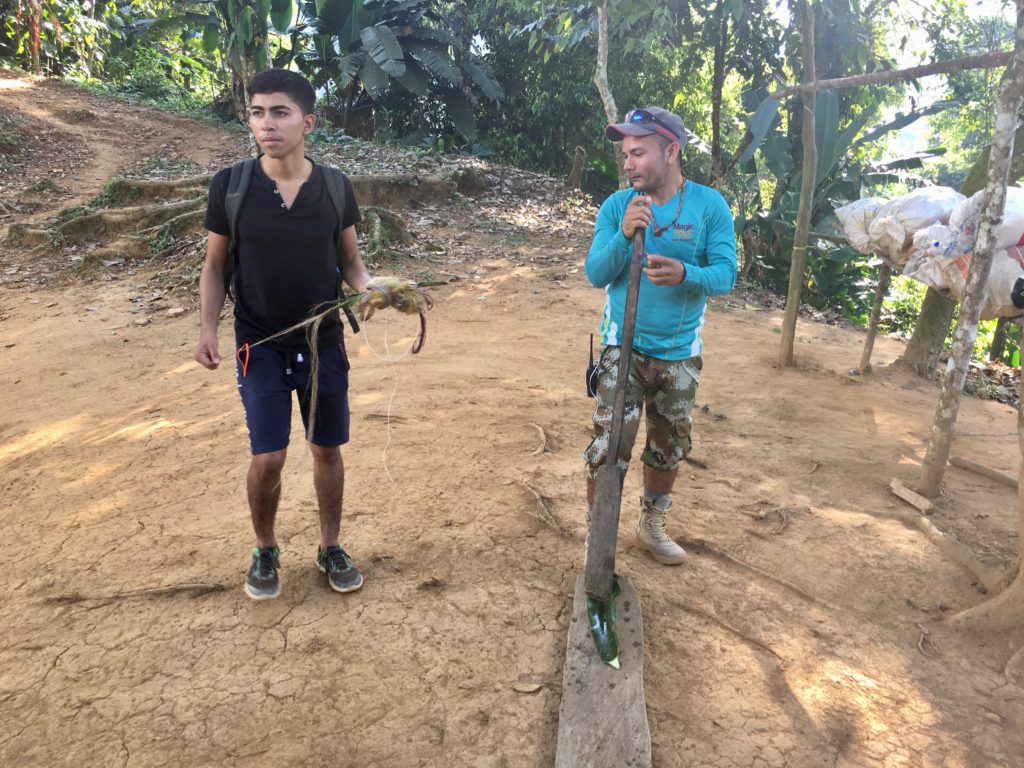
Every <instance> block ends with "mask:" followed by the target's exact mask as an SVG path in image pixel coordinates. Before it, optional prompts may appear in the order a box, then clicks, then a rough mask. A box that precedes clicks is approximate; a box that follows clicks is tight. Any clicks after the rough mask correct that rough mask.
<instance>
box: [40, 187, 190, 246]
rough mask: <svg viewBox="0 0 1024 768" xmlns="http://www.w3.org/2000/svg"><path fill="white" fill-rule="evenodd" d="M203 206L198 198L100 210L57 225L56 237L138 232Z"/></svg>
mask: <svg viewBox="0 0 1024 768" xmlns="http://www.w3.org/2000/svg"><path fill="white" fill-rule="evenodd" d="M205 206H206V198H204V197H197V198H192V199H190V200H180V201H176V202H173V203H153V204H150V205H139V206H132V207H130V208H114V209H103V210H100V211H96V212H95V213H89V214H86V215H85V216H80V217H78V218H77V219H72V220H71V221H67V222H65V223H63V224H61V225H59V226H58V227H57V233H58V234H60V235H62V236H63V237H65V238H73V237H78V236H81V235H84V234H86V233H89V232H91V231H96V230H100V231H103V230H113V231H123V230H125V229H131V228H135V229H141V228H143V227H146V226H149V225H152V224H156V223H157V222H164V221H167V220H169V219H172V218H174V217H175V216H177V215H179V214H181V213H186V212H189V211H199V210H202V209H203V208H205Z"/></svg>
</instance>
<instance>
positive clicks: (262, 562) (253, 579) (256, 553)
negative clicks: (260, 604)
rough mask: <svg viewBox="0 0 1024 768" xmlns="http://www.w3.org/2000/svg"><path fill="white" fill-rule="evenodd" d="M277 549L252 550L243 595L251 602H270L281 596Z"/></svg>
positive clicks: (278, 552) (256, 548)
mask: <svg viewBox="0 0 1024 768" xmlns="http://www.w3.org/2000/svg"><path fill="white" fill-rule="evenodd" d="M279 556H280V550H279V549H278V548H277V547H264V548H263V549H260V548H259V547H253V548H252V565H251V566H249V574H248V575H247V576H246V577H245V594H247V595H248V596H249V597H251V598H252V599H253V600H270V599H272V598H275V597H277V596H278V595H280V594H281V579H280V578H279V577H278V575H277V566H278V557H279Z"/></svg>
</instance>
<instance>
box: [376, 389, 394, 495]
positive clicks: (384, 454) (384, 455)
mask: <svg viewBox="0 0 1024 768" xmlns="http://www.w3.org/2000/svg"><path fill="white" fill-rule="evenodd" d="M397 391H398V382H397V381H396V382H395V386H394V388H393V389H392V390H391V397H390V398H389V399H388V419H387V435H388V441H387V442H386V443H385V444H384V450H383V451H382V452H381V454H380V460H381V462H382V463H383V464H384V473H385V474H386V475H387V476H388V480H390V481H391V485H394V484H395V478H393V477H392V476H391V471H390V470H389V469H388V447H389V446H390V445H391V403H392V401H394V399H395V392H397Z"/></svg>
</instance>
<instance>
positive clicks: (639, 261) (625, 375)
mask: <svg viewBox="0 0 1024 768" xmlns="http://www.w3.org/2000/svg"><path fill="white" fill-rule="evenodd" d="M643 261H644V232H643V230H642V229H641V230H637V232H636V234H635V235H634V236H633V258H632V260H631V261H630V263H629V283H628V285H627V287H626V307H625V310H624V312H623V317H622V340H621V343H620V346H619V378H618V382H617V386H616V388H615V403H614V405H613V406H612V423H611V425H610V426H609V429H608V453H607V455H606V456H605V458H604V463H603V464H601V466H600V467H599V468H598V470H597V482H596V484H595V488H594V508H593V509H592V510H591V512H590V533H589V535H588V536H587V554H586V560H585V561H584V563H583V579H584V584H585V586H586V590H587V594H588V595H590V596H591V597H596V598H598V599H599V600H604V601H605V602H607V601H608V600H610V599H611V594H612V580H613V579H614V578H615V543H616V537H617V536H618V533H619V506H620V504H621V503H622V472H620V471H619V466H618V464H619V441H620V439H621V436H622V422H623V418H624V416H625V413H626V388H627V386H628V385H629V361H630V358H631V357H632V356H633V332H634V331H635V330H636V307H637V301H638V299H639V297H640V270H641V267H642V266H643Z"/></svg>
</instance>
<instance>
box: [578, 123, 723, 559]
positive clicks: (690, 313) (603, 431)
mask: <svg viewBox="0 0 1024 768" xmlns="http://www.w3.org/2000/svg"><path fill="white" fill-rule="evenodd" d="M605 136H606V137H607V138H609V139H611V140H613V141H622V153H623V158H624V167H625V172H626V175H627V176H628V177H629V180H630V184H631V186H630V188H628V189H624V190H620V191H619V192H616V193H615V194H613V195H612V196H611V197H609V198H608V199H607V200H606V201H605V202H604V204H603V205H602V206H601V209H600V211H598V214H597V224H596V227H595V233H594V242H593V244H592V245H591V247H590V253H589V254H588V255H587V260H586V264H585V268H586V272H587V278H588V279H589V280H590V282H591V283H592V284H593V285H594V286H596V287H598V288H604V289H605V303H604V320H603V322H602V323H601V340H602V343H603V345H604V347H603V349H602V351H601V361H600V364H599V365H598V373H597V376H598V380H597V406H596V408H595V410H594V438H593V440H591V442H590V445H589V446H588V447H587V450H586V452H585V454H584V457H585V459H586V462H587V506H588V513H589V511H590V510H591V509H592V508H593V504H594V487H595V478H596V477H597V468H598V467H599V466H600V465H601V463H602V462H603V461H604V459H605V456H606V455H607V453H608V432H609V425H610V423H611V412H612V402H613V401H614V398H615V389H616V385H617V383H618V368H619V345H620V344H621V342H622V339H621V328H622V319H623V313H624V311H625V306H626V285H627V282H628V271H629V270H628V265H629V259H630V256H631V255H632V239H633V234H634V233H635V232H637V231H643V232H644V256H645V265H644V270H643V273H642V275H641V278H640V298H639V305H638V308H637V317H636V332H635V334H634V336H633V356H632V362H631V365H630V372H629V382H628V385H627V389H626V414H625V422H624V424H623V428H622V439H621V441H620V444H619V447H618V453H617V456H616V459H617V466H618V467H619V469H620V471H622V472H623V473H625V472H626V470H627V468H628V467H629V458H630V454H631V453H632V449H633V443H634V441H635V440H636V435H637V431H638V430H639V427H640V413H641V410H643V411H645V413H646V425H647V441H646V445H645V446H644V452H643V455H642V456H641V461H642V462H643V483H644V493H643V496H642V497H641V499H640V517H639V519H638V521H637V528H636V536H637V543H638V544H639V545H640V546H641V547H642V548H643V549H645V550H647V551H648V552H649V553H650V554H651V556H652V557H654V559H655V560H657V561H659V562H662V563H666V564H669V565H677V564H679V563H681V562H682V561H683V559H684V558H685V557H686V553H685V552H684V551H683V548H682V547H680V546H679V545H678V544H676V543H675V542H674V541H673V540H672V539H671V538H670V537H669V536H668V534H667V533H666V530H665V517H666V513H667V512H668V509H669V507H670V506H671V505H672V498H671V496H670V494H671V492H672V486H673V484H674V482H675V479H676V474H677V472H678V468H679V462H680V460H681V459H682V458H683V456H685V455H686V453H687V452H688V451H689V449H690V445H691V442H690V428H691V420H690V412H691V411H692V409H693V401H694V397H695V396H696V392H697V384H698V383H699V381H700V370H701V366H702V362H701V350H702V342H701V336H700V332H701V329H702V328H703V327H704V315H705V311H706V309H707V297H708V296H714V295H717V294H722V293H728V292H729V291H730V290H732V287H733V284H734V283H735V282H736V238H735V234H734V228H733V220H732V213H731V212H730V211H729V206H728V204H727V203H726V202H725V199H724V198H723V197H722V196H721V195H720V194H719V193H718V192H717V191H715V190H713V189H711V188H710V187H705V186H703V185H701V184H697V183H695V182H693V181H689V180H687V179H686V178H685V177H684V176H683V173H682V168H681V166H680V155H681V147H682V146H683V145H685V143H686V129H685V127H684V126H683V121H682V119H681V118H680V117H679V116H678V115H675V114H673V113H671V112H669V111H668V110H665V109H661V108H659V107H645V108H643V109H634V110H633V111H631V112H630V113H629V114H628V115H626V119H625V122H623V123H616V124H612V125H609V126H607V127H606V128H605Z"/></svg>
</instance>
